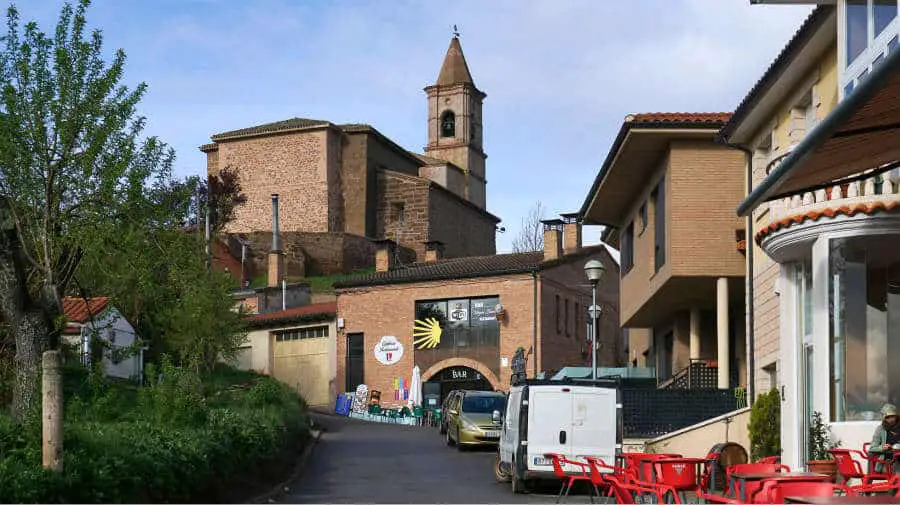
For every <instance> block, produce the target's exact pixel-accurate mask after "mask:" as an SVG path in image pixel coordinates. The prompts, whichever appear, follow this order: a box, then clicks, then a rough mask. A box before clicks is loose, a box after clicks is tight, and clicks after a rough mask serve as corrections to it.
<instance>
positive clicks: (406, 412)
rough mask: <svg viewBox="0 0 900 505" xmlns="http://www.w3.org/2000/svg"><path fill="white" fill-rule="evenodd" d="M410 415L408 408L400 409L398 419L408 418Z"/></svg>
mask: <svg viewBox="0 0 900 505" xmlns="http://www.w3.org/2000/svg"><path fill="white" fill-rule="evenodd" d="M410 414H411V412H410V411H409V407H403V408H402V409H400V417H408V416H409V415H410Z"/></svg>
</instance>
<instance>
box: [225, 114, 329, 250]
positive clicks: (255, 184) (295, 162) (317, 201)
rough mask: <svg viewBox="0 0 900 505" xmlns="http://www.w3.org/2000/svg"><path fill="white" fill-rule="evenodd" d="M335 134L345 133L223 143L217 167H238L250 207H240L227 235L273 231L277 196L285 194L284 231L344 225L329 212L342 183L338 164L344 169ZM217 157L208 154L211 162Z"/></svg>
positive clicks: (323, 132) (282, 203) (321, 132)
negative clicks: (337, 222)
mask: <svg viewBox="0 0 900 505" xmlns="http://www.w3.org/2000/svg"><path fill="white" fill-rule="evenodd" d="M335 135H339V134H338V133H337V132H334V131H332V130H326V129H323V130H315V131H305V132H295V133H289V134H284V135H270V136H265V137H250V138H246V139H235V140H230V141H228V140H226V141H222V142H220V143H219V146H218V154H217V157H218V159H217V160H216V164H217V167H218V168H219V169H223V168H225V167H228V166H230V167H233V168H234V169H236V170H237V172H238V174H239V177H240V182H241V186H242V187H243V191H244V194H245V195H246V196H247V203H246V204H244V205H242V206H240V207H239V208H238V209H236V211H235V219H234V221H233V222H231V223H229V225H228V227H227V230H226V231H228V232H231V233H249V232H253V231H259V230H271V229H272V197H271V194H272V193H278V194H279V222H280V226H281V230H282V231H306V232H325V231H328V230H329V229H332V227H333V223H334V222H335V221H336V220H337V221H339V218H338V217H337V216H335V215H334V214H333V213H332V214H331V215H330V214H329V209H328V207H329V199H331V200H334V199H335V195H336V193H335V189H334V185H336V184H339V181H337V180H334V174H335V173H336V172H337V170H338V169H336V168H335V166H338V167H339V166H340V165H339V161H340V160H339V159H334V158H335V156H334V153H335V152H337V150H336V148H335V147H334V146H335V144H334V142H335V140H334V139H333V138H332V137H333V136H335ZM329 153H331V154H332V157H331V158H332V159H329ZM212 157H213V156H212V155H211V153H210V154H208V155H207V160H208V162H210V163H211V162H212V160H211V158H212ZM336 163H337V165H335V164H336ZM329 175H330V176H331V179H329ZM330 185H331V186H330Z"/></svg>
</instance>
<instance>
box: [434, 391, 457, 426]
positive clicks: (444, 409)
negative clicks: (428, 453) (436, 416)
mask: <svg viewBox="0 0 900 505" xmlns="http://www.w3.org/2000/svg"><path fill="white" fill-rule="evenodd" d="M460 393H462V391H461V390H459V389H454V390H453V391H450V392H449V393H447V397H446V398H444V403H442V404H441V413H442V415H441V426H440V428H439V431H440V433H441V435H443V434H445V433H447V408H448V407H449V406H450V404H451V403H452V402H453V399H454V398H456V396H457V395H459V394H460Z"/></svg>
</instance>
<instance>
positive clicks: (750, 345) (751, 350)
mask: <svg viewBox="0 0 900 505" xmlns="http://www.w3.org/2000/svg"><path fill="white" fill-rule="evenodd" d="M716 141H717V142H719V143H720V144H722V145H724V146H726V147H730V148H732V149H737V150H738V151H741V152H743V153H744V155H745V156H746V157H747V193H748V194H749V193H750V191H751V190H752V189H753V151H751V150H750V149H747V148H746V147H744V146H742V145H738V144H732V143H729V142H728V141H726V140H724V139H722V138H720V137H718V136H717V137H716ZM744 239H745V240H746V241H747V280H746V281H745V282H746V283H747V300H745V305H746V310H747V368H748V370H747V405H753V401H754V398H755V394H754V392H755V390H756V387H755V384H754V383H755V382H756V381H755V377H756V353H755V345H754V344H755V338H754V335H755V332H754V329H753V326H754V313H753V312H754V311H753V306H754V304H753V212H750V213H749V214H748V215H747V234H746V236H745V237H744Z"/></svg>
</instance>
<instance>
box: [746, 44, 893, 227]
mask: <svg viewBox="0 0 900 505" xmlns="http://www.w3.org/2000/svg"><path fill="white" fill-rule="evenodd" d="M898 160H900V51H896V50H895V51H892V52H891V53H890V54H889V55H888V56H887V57H886V58H885V60H884V61H883V62H882V63H881V64H880V65H879V66H878V67H876V68H875V69H874V70H873V71H872V72H871V74H870V75H869V76H868V77H867V78H865V79H864V80H863V82H862V83H860V84H859V86H857V88H856V89H855V90H853V91H852V92H851V93H850V94H849V96H847V97H845V98H844V100H843V101H841V102H840V103H839V104H838V105H837V107H835V108H834V110H832V111H831V113H830V114H829V115H828V116H827V117H825V119H823V120H822V122H821V123H820V124H819V125H817V126H816V127H815V128H813V130H812V131H811V132H810V133H809V134H808V135H806V137H804V138H803V140H802V141H801V142H800V143H799V144H797V145H796V146H795V147H794V149H793V150H792V151H790V154H788V155H787V156H785V158H784V159H783V160H782V161H781V163H780V164H779V165H777V166H776V167H775V168H774V169H773V170H772V171H771V172H770V173H769V175H768V176H767V177H766V178H765V179H764V180H763V181H762V183H760V184H759V186H757V187H755V188H754V189H753V191H752V192H751V193H750V195H748V196H747V198H746V199H744V201H743V202H741V204H740V205H739V206H738V208H737V213H738V215H740V216H746V215H748V214H749V213H750V212H752V211H753V209H755V208H756V207H757V206H759V205H760V204H761V203H763V202H765V201H769V200H774V199H776V198H781V197H784V196H787V195H791V194H795V193H799V192H801V191H803V190H808V189H812V188H816V187H821V186H823V185H831V184H834V183H835V182H836V181H839V180H841V179H846V178H848V177H850V176H854V175H856V174H860V173H862V172H868V171H873V172H874V171H877V169H887V168H890V167H891V166H892V165H891V164H893V163H894V162H897V161H898Z"/></svg>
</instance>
